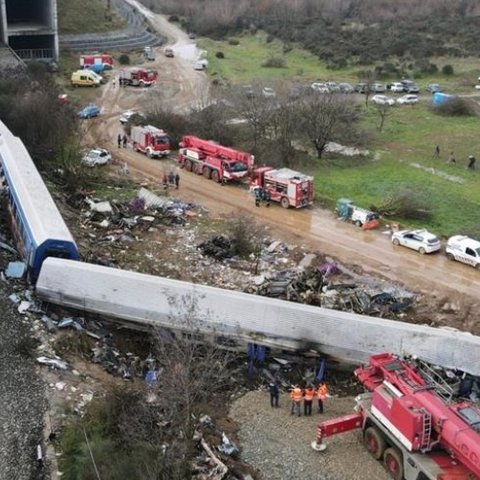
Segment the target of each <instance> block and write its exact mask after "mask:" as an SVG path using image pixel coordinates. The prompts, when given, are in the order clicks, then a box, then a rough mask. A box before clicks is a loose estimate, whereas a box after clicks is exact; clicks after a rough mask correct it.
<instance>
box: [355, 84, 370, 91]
mask: <svg viewBox="0 0 480 480" xmlns="http://www.w3.org/2000/svg"><path fill="white" fill-rule="evenodd" d="M367 90H368V83H357V84H356V85H355V91H356V92H357V93H367Z"/></svg>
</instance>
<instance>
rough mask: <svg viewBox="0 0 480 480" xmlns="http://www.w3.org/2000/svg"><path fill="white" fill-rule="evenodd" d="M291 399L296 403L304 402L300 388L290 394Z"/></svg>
mask: <svg viewBox="0 0 480 480" xmlns="http://www.w3.org/2000/svg"><path fill="white" fill-rule="evenodd" d="M290 398H291V399H292V400H293V401H294V402H301V401H302V391H301V390H300V388H298V387H295V388H294V389H293V390H292V391H291V392H290Z"/></svg>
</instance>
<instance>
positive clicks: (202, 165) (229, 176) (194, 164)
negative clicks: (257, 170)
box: [178, 135, 255, 182]
mask: <svg viewBox="0 0 480 480" xmlns="http://www.w3.org/2000/svg"><path fill="white" fill-rule="evenodd" d="M254 162H255V157H254V156H253V155H251V154H250V153H246V152H242V151H240V150H235V149H233V148H230V147H224V146H223V145H220V144H218V143H215V142H213V141H211V140H203V139H201V138H198V137H194V136H192V135H186V136H184V137H183V138H182V141H181V142H180V150H179V154H178V163H180V165H181V166H182V167H184V168H185V170H187V171H189V172H195V173H197V174H198V175H203V176H204V177H205V178H209V179H211V180H213V181H214V182H230V181H235V180H242V179H244V178H246V177H247V176H248V173H249V171H250V169H251V168H253V164H254Z"/></svg>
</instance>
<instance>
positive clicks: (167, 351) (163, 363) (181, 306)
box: [155, 294, 232, 480]
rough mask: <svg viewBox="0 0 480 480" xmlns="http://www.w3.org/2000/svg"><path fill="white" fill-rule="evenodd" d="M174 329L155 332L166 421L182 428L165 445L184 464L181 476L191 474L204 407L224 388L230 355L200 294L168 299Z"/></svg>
mask: <svg viewBox="0 0 480 480" xmlns="http://www.w3.org/2000/svg"><path fill="white" fill-rule="evenodd" d="M169 301H170V304H171V307H172V314H171V320H174V321H175V324H176V329H175V332H171V331H167V330H165V329H160V330H158V331H157V332H156V334H155V347H156V357H157V358H158V362H159V367H160V368H159V372H160V373H159V381H158V388H157V390H156V393H157V403H158V405H159V407H160V411H161V418H160V419H158V420H159V421H160V422H161V423H163V424H165V423H167V424H168V425H169V430H170V431H174V432H177V434H176V436H174V437H171V438H172V439H173V440H174V441H173V442H170V444H169V445H167V447H166V455H168V458H169V460H170V461H171V462H174V463H175V464H176V465H177V466H179V467H180V468H179V470H180V472H178V473H179V474H180V476H179V477H170V478H171V479H172V480H176V478H179V479H180V478H182V479H183V478H191V472H192V461H193V459H194V457H195V447H196V442H197V440H196V439H195V432H196V427H197V425H198V419H199V416H200V414H202V413H204V412H203V410H202V409H203V405H204V404H205V403H206V402H208V403H211V402H212V397H214V396H215V395H216V394H217V393H218V392H220V391H222V389H225V386H226V385H227V384H228V380H229V378H230V375H229V372H228V370H227V368H226V367H227V365H228V364H229V362H230V360H231V355H232V354H231V353H229V352H227V351H225V350H224V349H222V348H220V347H219V345H218V344H217V343H216V342H217V340H218V339H217V333H216V331H215V329H213V328H212V327H211V326H209V322H208V319H209V316H211V313H209V312H201V311H200V308H199V304H198V297H196V296H195V294H192V295H187V296H185V297H181V298H176V297H172V298H170V299H169Z"/></svg>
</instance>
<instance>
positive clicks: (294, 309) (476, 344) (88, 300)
mask: <svg viewBox="0 0 480 480" xmlns="http://www.w3.org/2000/svg"><path fill="white" fill-rule="evenodd" d="M36 292H37V295H39V296H40V297H41V298H42V299H44V300H46V301H49V302H52V303H57V304H60V305H63V306H67V307H73V308H77V309H80V310H82V311H90V312H96V313H99V314H103V315H107V316H110V317H116V318H120V319H123V320H127V321H129V322H132V323H139V324H144V325H145V324H146V325H154V326H159V327H160V326H163V327H171V328H175V327H176V328H181V327H182V323H181V315H182V312H181V311H180V310H179V309H178V308H177V307H176V306H175V303H177V305H179V304H181V303H182V299H184V298H185V297H188V296H194V297H195V300H196V303H197V311H198V316H199V318H200V319H201V320H203V321H202V322H201V323H200V324H199V327H200V329H201V328H205V329H206V330H207V331H208V329H207V327H209V329H212V328H213V329H214V330H215V331H216V332H217V333H218V334H222V333H225V334H228V335H231V336H236V337H238V338H242V339H244V340H246V341H249V342H257V343H260V344H264V345H272V346H276V347H279V348H293V349H300V348H305V347H307V348H312V347H315V348H318V349H319V350H321V351H322V352H324V353H326V354H329V355H332V356H334V357H336V358H339V359H342V360H344V361H350V362H352V363H362V362H365V361H367V360H368V358H369V356H370V355H372V354H376V353H381V352H391V353H396V354H399V355H403V354H408V355H417V356H418V357H419V358H422V359H424V360H426V361H428V362H432V363H434V364H438V365H442V366H444V367H446V368H458V369H461V370H463V371H466V372H468V373H471V374H473V375H480V355H479V353H480V337H477V336H474V335H471V334H468V333H463V332H458V331H452V330H447V329H441V328H432V327H427V326H423V325H414V324H409V323H404V322H398V321H394V320H385V319H380V318H375V317H368V316H364V315H357V314H352V313H347V312H342V311H338V310H329V309H325V308H320V307H315V306H310V305H302V304H298V303H292V302H287V301H284V300H277V299H273V298H268V297H261V296H257V295H250V294H246V293H242V292H235V291H230V290H223V289H220V288H214V287H207V286H203V285H196V284H191V283H187V282H181V281H178V280H170V279H167V278H162V277H155V276H151V275H145V274H141V273H136V272H130V271H125V270H120V269H113V268H108V267H103V266H100V265H93V264H89V263H82V262H75V261H71V260H63V259H59V258H47V259H46V260H45V262H44V263H43V267H42V271H41V273H40V277H39V279H38V281H37V285H36ZM172 299H174V302H173V304H172ZM175 299H176V302H175ZM172 305H173V306H172Z"/></svg>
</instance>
